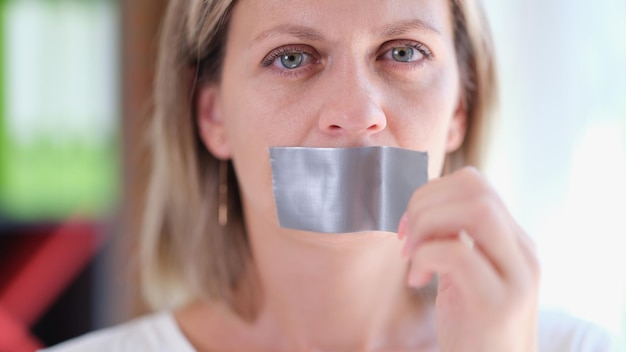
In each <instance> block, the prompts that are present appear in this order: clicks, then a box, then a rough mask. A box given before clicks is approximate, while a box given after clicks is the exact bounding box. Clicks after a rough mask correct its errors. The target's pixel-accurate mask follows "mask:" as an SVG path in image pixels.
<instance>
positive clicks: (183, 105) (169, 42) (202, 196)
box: [140, 0, 495, 309]
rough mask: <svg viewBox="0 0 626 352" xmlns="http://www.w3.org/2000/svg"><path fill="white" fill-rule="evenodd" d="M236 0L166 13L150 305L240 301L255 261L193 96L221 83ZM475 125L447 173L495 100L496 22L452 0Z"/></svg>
mask: <svg viewBox="0 0 626 352" xmlns="http://www.w3.org/2000/svg"><path fill="white" fill-rule="evenodd" d="M234 3H235V1H233V0H170V2H169V5H168V8H167V13H166V16H165V19H164V23H163V27H162V32H161V39H160V48H159V57H158V62H157V75H156V81H155V91H154V101H155V106H154V114H153V116H152V121H151V130H150V136H149V137H150V141H151V146H152V153H153V170H152V173H151V179H150V184H149V189H148V198H147V200H146V207H145V213H144V219H143V228H142V233H141V239H140V249H141V268H140V270H141V277H142V286H143V292H144V296H145V298H146V299H147V301H148V303H149V304H150V306H151V307H152V308H153V309H163V308H168V307H175V306H179V305H181V304H184V303H186V302H189V301H190V300H192V299H194V298H204V299H213V300H221V301H225V302H227V303H229V304H230V305H231V306H232V305H233V299H234V297H233V292H234V290H235V289H237V287H238V286H239V285H240V284H241V283H242V281H243V280H242V277H243V275H245V273H246V268H247V267H248V264H249V262H250V260H251V258H250V248H249V245H248V240H247V235H246V233H245V230H244V225H243V214H242V210H241V204H240V198H239V194H238V192H239V188H238V184H237V181H236V175H235V174H234V172H233V171H232V170H233V168H232V167H229V170H230V172H229V175H228V224H227V225H226V226H220V224H219V222H218V202H219V197H218V192H219V190H218V188H219V182H220V180H219V162H220V161H218V160H217V159H216V158H215V157H213V156H212V155H211V154H210V153H209V151H208V150H207V149H206V147H205V146H204V144H203V143H202V142H201V141H200V139H199V136H198V133H197V127H196V121H195V107H194V94H195V91H196V87H197V86H198V85H202V84H206V82H218V81H219V79H220V73H221V72H220V71H221V66H222V60H223V55H224V52H223V49H224V45H225V42H226V36H227V34H228V33H227V29H228V22H229V18H230V14H231V11H232V8H233V6H234ZM451 5H452V6H451V7H452V14H453V18H454V27H455V31H454V35H455V44H456V50H457V53H458V58H459V59H458V60H459V66H460V68H461V70H460V71H461V76H462V86H463V92H464V98H465V104H466V105H465V107H466V110H467V115H468V131H467V134H466V138H465V141H464V143H463V145H462V146H461V147H460V148H459V149H458V150H457V151H455V152H454V153H451V154H449V155H448V156H447V159H446V172H449V171H452V170H454V169H457V168H459V167H461V166H463V165H467V164H472V165H478V162H479V161H480V159H479V156H480V154H481V151H482V147H481V144H480V142H482V141H483V140H484V132H485V126H486V122H487V121H486V117H487V113H488V112H489V110H490V108H491V106H492V105H493V102H494V99H495V65H494V62H493V53H492V47H491V39H490V33H489V28H488V26H487V22H486V19H485V17H484V14H483V10H482V8H481V7H480V3H479V1H478V0H452V1H451Z"/></svg>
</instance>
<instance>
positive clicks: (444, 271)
mask: <svg viewBox="0 0 626 352" xmlns="http://www.w3.org/2000/svg"><path fill="white" fill-rule="evenodd" d="M434 273H437V274H439V275H440V276H442V277H444V276H445V277H446V278H448V280H447V281H448V282H451V284H452V285H454V286H455V287H456V289H458V290H459V292H461V293H462V294H463V295H464V296H466V297H470V296H476V297H480V298H481V299H489V297H492V296H493V295H494V293H496V292H500V291H501V290H502V287H503V283H502V281H501V280H500V278H499V277H498V274H497V273H496V272H495V271H494V270H493V268H492V267H491V264H490V263H489V261H488V260H486V258H485V257H484V256H483V255H482V253H480V251H478V250H475V249H472V248H470V247H469V246H467V245H466V244H465V243H463V242H461V240H459V239H456V240H442V241H431V242H427V243H424V244H422V245H421V246H420V247H419V248H418V249H417V250H416V252H415V253H414V255H413V257H412V260H411V268H410V271H409V275H408V279H407V280H408V284H409V285H410V286H412V287H420V286H422V285H424V284H426V283H428V282H429V281H430V280H431V278H432V275H433V274H434ZM496 290H497V291H496Z"/></svg>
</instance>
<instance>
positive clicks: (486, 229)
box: [403, 197, 521, 276]
mask: <svg viewBox="0 0 626 352" xmlns="http://www.w3.org/2000/svg"><path fill="white" fill-rule="evenodd" d="M500 209H501V208H500V207H499V205H497V204H494V202H493V201H492V200H491V199H490V198H484V197H483V198H478V199H471V200H465V201H457V202H453V203H448V204H442V205H440V206H437V207H434V208H431V209H427V210H425V211H424V212H423V213H422V214H420V215H419V216H418V217H417V218H416V219H411V218H408V221H407V225H406V226H407V227H408V228H409V230H408V231H407V232H408V233H409V235H408V238H407V240H406V242H405V248H404V250H403V253H404V254H405V255H406V256H410V255H411V253H413V252H414V251H415V249H416V247H418V246H420V245H422V244H424V243H425V242H428V241H433V240H447V239H451V238H456V237H458V235H459V233H461V232H462V231H466V232H467V233H469V234H470V236H471V238H472V239H473V241H474V245H475V246H476V247H477V248H478V249H479V250H480V251H481V252H483V253H484V255H485V256H486V258H487V259H488V260H489V262H491V265H493V266H494V267H495V268H496V270H497V271H498V272H499V273H500V274H501V275H503V276H509V275H511V273H513V272H516V271H519V267H520V262H521V255H520V253H521V251H520V248H519V244H518V240H517V239H516V235H515V234H513V233H512V232H513V229H512V226H511V225H510V224H509V223H508V222H507V221H506V218H505V217H504V216H503V215H502V214H501V210H500Z"/></svg>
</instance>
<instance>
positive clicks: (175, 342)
mask: <svg viewBox="0 0 626 352" xmlns="http://www.w3.org/2000/svg"><path fill="white" fill-rule="evenodd" d="M78 351H93V352H104V351H107V352H126V351H128V352H130V351H180V352H193V351H194V349H193V347H191V345H190V344H189V342H188V341H187V340H186V339H185V337H184V336H183V334H182V332H181V331H180V329H179V328H178V325H177V323H176V320H175V319H174V317H173V315H172V314H171V313H170V312H162V313H157V314H153V315H149V316H145V317H142V318H138V319H135V320H133V321H130V322H128V323H125V324H122V325H118V326H114V327H111V328H107V329H103V330H98V331H95V332H92V333H89V334H86V335H83V336H80V337H78V338H76V339H73V340H70V341H67V342H64V343H62V344H59V345H56V346H54V347H51V348H49V349H45V350H43V351H42V352H78Z"/></svg>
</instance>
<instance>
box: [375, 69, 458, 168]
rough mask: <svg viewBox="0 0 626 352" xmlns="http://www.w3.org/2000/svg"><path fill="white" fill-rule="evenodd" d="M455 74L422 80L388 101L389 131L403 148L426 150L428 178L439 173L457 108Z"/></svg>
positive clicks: (393, 94) (394, 93)
mask: <svg viewBox="0 0 626 352" xmlns="http://www.w3.org/2000/svg"><path fill="white" fill-rule="evenodd" d="M455 83H456V81H455V79H454V75H445V76H440V77H436V78H433V79H429V80H424V81H421V83H419V84H413V85H410V86H407V87H404V89H401V90H396V91H393V92H392V96H391V97H390V98H389V99H387V101H389V102H390V103H391V104H390V105H388V107H387V110H386V111H387V116H388V122H387V124H388V128H389V129H390V130H391V131H392V133H393V134H394V135H395V136H396V138H397V141H398V143H399V145H400V146H401V147H403V148H408V149H413V150H420V151H427V152H428V155H429V170H428V171H429V176H430V177H431V178H433V177H438V176H439V175H440V174H441V169H442V166H443V161H444V159H445V154H446V142H447V138H448V131H449V127H450V122H451V120H452V117H453V116H454V113H455V111H456V109H457V106H458V89H459V87H458V84H455Z"/></svg>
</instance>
